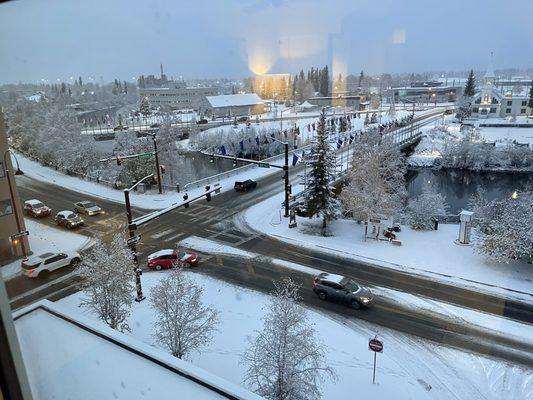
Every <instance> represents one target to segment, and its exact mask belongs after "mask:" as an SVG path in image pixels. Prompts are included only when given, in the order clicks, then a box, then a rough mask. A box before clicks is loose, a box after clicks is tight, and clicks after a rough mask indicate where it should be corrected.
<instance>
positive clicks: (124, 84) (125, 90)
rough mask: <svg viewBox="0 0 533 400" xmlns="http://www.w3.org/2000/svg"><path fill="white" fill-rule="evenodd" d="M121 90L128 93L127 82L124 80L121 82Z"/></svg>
mask: <svg viewBox="0 0 533 400" xmlns="http://www.w3.org/2000/svg"><path fill="white" fill-rule="evenodd" d="M122 91H123V92H124V94H128V84H127V83H126V81H124V83H123V84H122Z"/></svg>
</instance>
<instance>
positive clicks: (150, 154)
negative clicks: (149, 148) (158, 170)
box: [139, 152, 154, 158]
mask: <svg viewBox="0 0 533 400" xmlns="http://www.w3.org/2000/svg"><path fill="white" fill-rule="evenodd" d="M153 155H154V153H152V152H150V153H141V154H139V158H149V157H152V156H153Z"/></svg>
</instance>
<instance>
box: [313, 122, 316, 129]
mask: <svg viewBox="0 0 533 400" xmlns="http://www.w3.org/2000/svg"><path fill="white" fill-rule="evenodd" d="M313 130H316V129H315V123H314V122H313Z"/></svg>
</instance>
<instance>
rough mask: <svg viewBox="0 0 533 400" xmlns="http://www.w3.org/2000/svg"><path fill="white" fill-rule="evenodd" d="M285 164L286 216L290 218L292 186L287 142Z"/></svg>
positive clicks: (287, 144)
mask: <svg viewBox="0 0 533 400" xmlns="http://www.w3.org/2000/svg"><path fill="white" fill-rule="evenodd" d="M284 146H285V165H284V166H283V171H285V177H284V178H285V218H289V195H290V193H289V192H290V186H289V143H288V142H285V143H284Z"/></svg>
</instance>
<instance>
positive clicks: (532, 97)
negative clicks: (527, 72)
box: [527, 80, 533, 116]
mask: <svg viewBox="0 0 533 400" xmlns="http://www.w3.org/2000/svg"><path fill="white" fill-rule="evenodd" d="M527 106H528V107H529V115H530V116H531V115H533V80H532V81H531V88H530V89H529V101H528V102H527Z"/></svg>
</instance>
